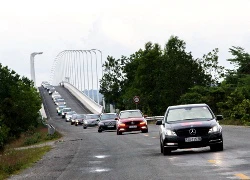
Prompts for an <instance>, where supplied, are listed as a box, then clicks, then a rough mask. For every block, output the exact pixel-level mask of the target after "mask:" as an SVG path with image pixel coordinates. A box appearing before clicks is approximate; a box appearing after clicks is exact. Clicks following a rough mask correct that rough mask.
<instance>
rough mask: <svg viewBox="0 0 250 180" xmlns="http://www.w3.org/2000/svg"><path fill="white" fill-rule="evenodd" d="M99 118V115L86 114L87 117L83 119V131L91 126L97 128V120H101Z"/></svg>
mask: <svg viewBox="0 0 250 180" xmlns="http://www.w3.org/2000/svg"><path fill="white" fill-rule="evenodd" d="M99 117H100V115H99V114H85V117H84V119H83V129H87V127H90V126H97V124H98V121H97V120H98V119H99Z"/></svg>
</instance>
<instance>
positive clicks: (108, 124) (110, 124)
mask: <svg viewBox="0 0 250 180" xmlns="http://www.w3.org/2000/svg"><path fill="white" fill-rule="evenodd" d="M104 124H105V125H106V126H114V125H116V122H106V123H104Z"/></svg>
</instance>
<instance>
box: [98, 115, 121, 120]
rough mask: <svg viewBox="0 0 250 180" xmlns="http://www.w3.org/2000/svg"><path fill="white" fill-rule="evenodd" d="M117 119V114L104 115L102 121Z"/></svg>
mask: <svg viewBox="0 0 250 180" xmlns="http://www.w3.org/2000/svg"><path fill="white" fill-rule="evenodd" d="M116 117H117V115H116V114H103V115H102V118H101V120H107V119H115V118H116Z"/></svg>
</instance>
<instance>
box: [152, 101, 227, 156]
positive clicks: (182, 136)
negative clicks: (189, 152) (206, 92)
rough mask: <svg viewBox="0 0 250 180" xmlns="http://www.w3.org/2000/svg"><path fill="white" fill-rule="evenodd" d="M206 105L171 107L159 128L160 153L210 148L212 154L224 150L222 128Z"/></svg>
mask: <svg viewBox="0 0 250 180" xmlns="http://www.w3.org/2000/svg"><path fill="white" fill-rule="evenodd" d="M221 119H223V116H222V115H217V116H215V115H214V113H213V112H212V110H211V109H210V108H209V106H208V105H207V104H187V105H177V106H169V107H168V108H167V110H166V113H165V115H164V118H163V120H158V121H157V122H156V125H160V128H159V134H160V147H161V153H163V154H164V155H167V154H169V153H171V151H172V150H177V149H184V148H198V147H205V146H210V149H211V150H212V151H222V150H223V138H222V127H221V126H220V125H219V123H218V122H217V120H221Z"/></svg>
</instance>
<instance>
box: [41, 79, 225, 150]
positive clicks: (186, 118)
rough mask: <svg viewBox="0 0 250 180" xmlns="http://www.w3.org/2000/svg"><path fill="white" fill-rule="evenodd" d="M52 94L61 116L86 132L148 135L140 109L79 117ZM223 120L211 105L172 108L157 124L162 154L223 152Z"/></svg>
mask: <svg viewBox="0 0 250 180" xmlns="http://www.w3.org/2000/svg"><path fill="white" fill-rule="evenodd" d="M42 87H44V88H45V89H46V90H48V89H53V88H52V87H51V85H50V84H49V83H47V82H43V83H42ZM50 95H51V97H52V99H53V101H54V103H55V104H56V105H57V107H56V111H57V114H58V115H59V116H61V117H62V118H65V121H66V122H70V123H71V125H75V126H78V125H82V126H83V129H87V128H88V127H97V131H98V132H99V133H101V132H103V131H107V130H112V131H115V132H116V134H117V135H122V134H123V133H124V132H132V131H140V132H142V133H148V124H147V120H146V117H147V116H146V115H143V113H142V112H141V111H140V110H138V109H134V110H123V111H120V112H119V114H116V113H101V114H78V113H76V112H75V111H73V110H72V109H71V108H70V107H67V105H66V102H65V100H64V99H63V98H62V97H61V95H60V94H59V93H58V92H57V91H56V90H54V91H53V92H52V93H51V94H50ZM222 119H223V116H222V115H217V116H215V115H214V113H213V112H212V110H211V109H210V107H209V106H208V105H207V104H186V105H175V106H169V107H168V108H167V110H166V112H165V115H164V118H163V119H161V120H157V121H156V125H159V137H160V150H161V153H163V155H168V154H170V153H171V151H174V150H177V149H185V148H198V147H205V146H209V147H210V149H211V151H222V150H223V136H222V127H221V126H220V124H219V122H218V121H219V120H222Z"/></svg>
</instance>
